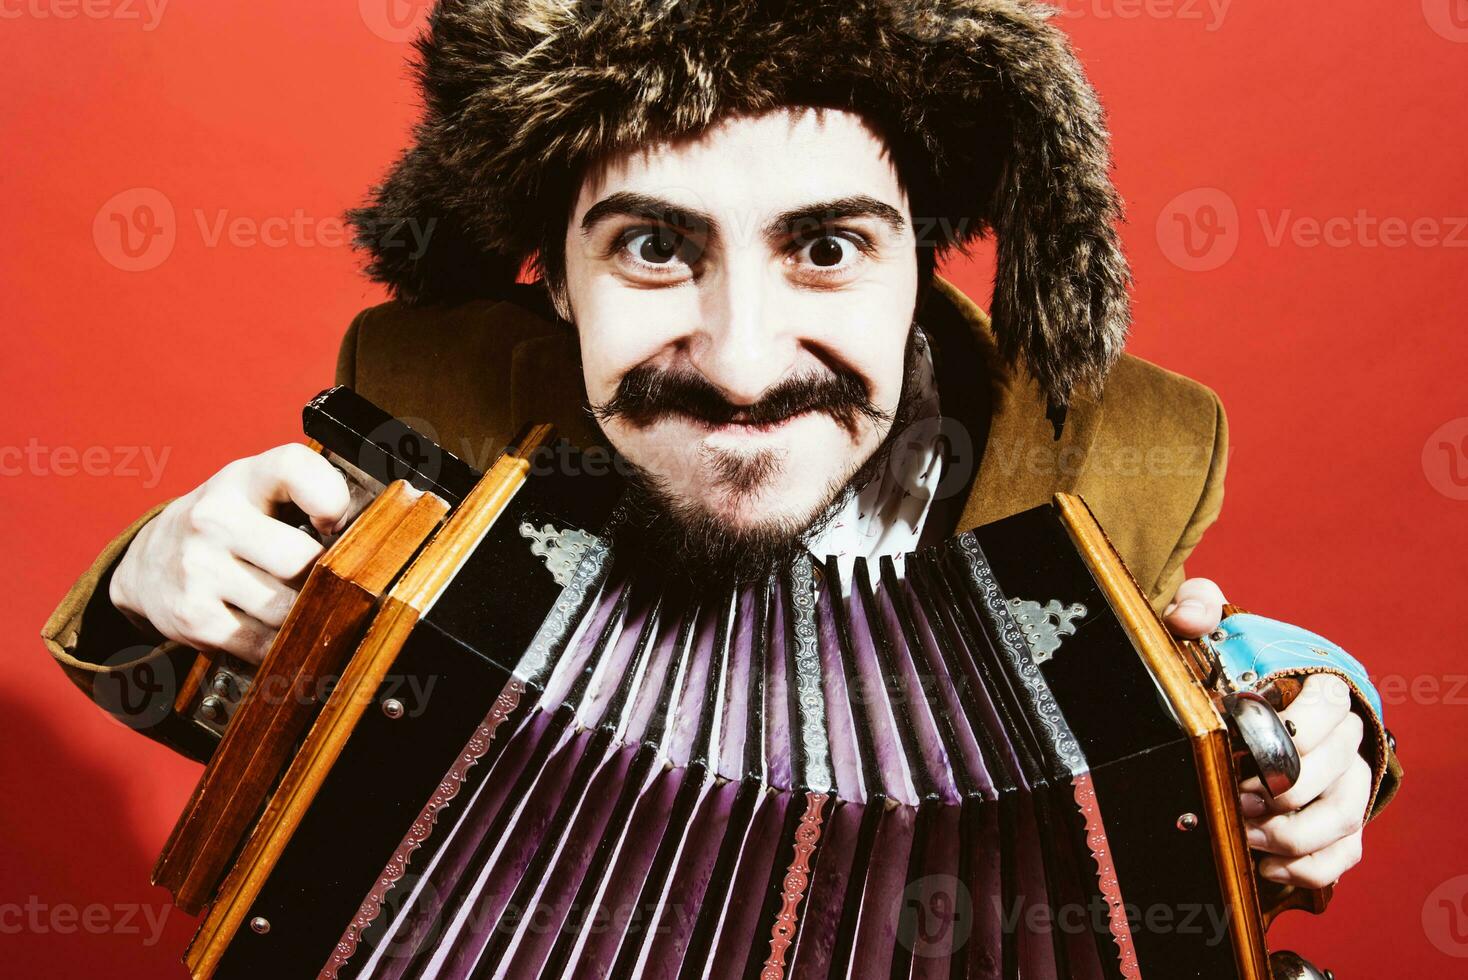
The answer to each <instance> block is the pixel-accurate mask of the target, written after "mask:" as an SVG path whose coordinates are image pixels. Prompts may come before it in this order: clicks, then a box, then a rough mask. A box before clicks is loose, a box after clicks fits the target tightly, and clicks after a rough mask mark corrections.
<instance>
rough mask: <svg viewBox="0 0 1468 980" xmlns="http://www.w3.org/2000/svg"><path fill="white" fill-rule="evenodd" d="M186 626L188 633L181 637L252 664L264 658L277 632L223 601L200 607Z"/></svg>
mask: <svg viewBox="0 0 1468 980" xmlns="http://www.w3.org/2000/svg"><path fill="white" fill-rule="evenodd" d="M183 625H184V628H185V630H186V632H185V633H184V635H183V636H182V637H181V639H182V640H183V641H184V642H185V643H187V644H188V645H189V646H191V647H194V648H195V649H198V650H206V651H215V650H222V651H224V652H225V653H232V654H234V655H235V656H237V657H239V658H241V659H242V660H247V661H249V662H250V663H252V664H258V663H259V662H260V661H261V660H263V659H264V657H265V654H266V652H267V651H268V650H269V649H270V643H271V641H272V640H274V639H275V634H276V630H275V629H274V628H273V627H271V626H267V625H265V624H264V623H262V622H260V621H259V620H258V619H256V618H254V617H253V616H250V615H249V614H247V613H244V612H242V611H240V610H238V609H234V608H232V607H230V606H227V605H225V604H224V603H223V602H212V603H209V604H208V605H207V607H205V608H204V609H203V610H202V611H200V610H199V609H198V608H196V609H195V611H194V612H193V613H192V614H191V615H190V616H189V617H187V619H186V620H185V622H184V624H183Z"/></svg>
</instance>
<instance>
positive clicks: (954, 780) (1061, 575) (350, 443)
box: [154, 389, 1328, 980]
mask: <svg viewBox="0 0 1468 980" xmlns="http://www.w3.org/2000/svg"><path fill="white" fill-rule="evenodd" d="M306 420H307V426H306V428H307V433H308V435H310V436H312V437H313V439H315V440H316V441H317V442H318V443H319V445H320V446H321V447H322V448H323V451H326V452H328V454H329V455H330V457H331V458H332V459H333V460H334V461H335V462H337V463H338V464H339V465H341V466H342V467H343V469H344V470H345V471H347V472H348V474H349V475H350V476H352V477H353V478H354V479H355V481H356V482H357V483H358V484H359V485H361V486H363V487H366V488H368V490H369V492H370V493H371V494H372V495H373V499H372V500H371V502H370V503H369V504H368V505H367V506H366V508H365V510H364V511H363V512H362V513H361V515H360V516H359V517H358V518H357V520H356V521H355V522H354V523H353V524H352V525H351V526H350V527H349V528H348V529H347V530H346V531H345V533H344V534H343V535H342V536H341V537H340V539H339V540H337V541H335V543H333V544H332V545H331V547H330V548H329V549H328V550H327V552H326V553H325V555H324V556H323V558H322V559H321V560H320V561H319V562H318V564H317V565H316V567H315V568H314V569H313V570H312V572H311V573H310V575H309V577H308V579H307V580H306V582H305V585H304V586H303V588H302V590H301V593H300V597H299V599H298V601H297V602H296V604H295V606H294V608H293V609H292V610H291V612H290V615H289V617H288V618H287V620H286V623H285V625H284V626H283V627H282V629H281V631H280V634H279V636H278V637H277V639H276V641H275V643H274V644H273V646H272V648H271V650H270V652H269V654H268V655H267V657H266V659H265V661H264V662H263V663H262V664H261V666H260V669H259V671H258V672H257V673H256V674H255V676H254V677H253V679H252V680H250V681H248V683H247V689H246V690H244V693H243V696H242V697H241V698H240V699H239V703H238V706H237V707H236V708H235V709H234V710H233V712H232V715H231V717H230V720H229V722H228V725H227V726H225V727H224V733H223V737H222V740H221V742H220V744H219V746H218V748H217V749H216V751H215V753H214V755H213V757H212V758H211V760H210V762H209V764H208V767H207V768H206V770H205V772H204V774H203V776H202V778H201V779H200V781H199V784H198V786H197V788H196V789H195V792H194V794H193V796H192V797H191V799H190V801H189V803H188V805H187V807H186V809H185V810H184V812H183V814H182V815H181V816H180V818H179V821H178V823H177V825H176V827H175V829H174V832H173V834H172V835H171V836H170V839H169V841H168V843H167V845H166V846H165V848H164V851H163V853H162V855H161V856H160V858H159V861H158V864H157V867H156V868H155V871H154V881H155V882H156V883H158V884H161V885H164V886H165V887H167V888H168V889H169V890H170V891H171V892H172V893H173V895H174V897H175V902H176V904H177V905H179V907H181V908H183V909H184V910H185V911H189V912H191V913H199V912H203V917H202V920H201V924H200V927H199V931H198V933H197V935H196V936H195V938H194V940H193V943H192V944H191V946H190V947H189V950H188V952H187V954H186V956H185V962H186V964H187V966H188V968H189V970H190V972H191V974H192V975H193V976H194V977H198V978H206V977H252V978H253V977H260V976H267V975H271V974H272V973H273V974H275V975H281V976H306V975H317V976H320V977H328V978H332V977H346V976H364V977H365V976H373V977H409V976H436V977H439V976H441V977H480V976H485V977H488V976H507V977H521V976H525V977H532V976H546V977H551V976H555V977H562V976H564V977H600V976H628V977H631V976H639V977H640V976H660V977H661V976H666V977H695V976H715V977H724V976H730V977H734V976H752V977H760V978H771V980H774V978H779V977H784V976H791V977H817V976H820V977H828V976H853V977H866V976H882V977H895V976H904V977H938V976H942V977H995V978H1000V977H1003V978H1018V977H1024V978H1031V977H1045V976H1053V977H1072V976H1073V977H1097V978H1102V977H1104V978H1113V977H1118V978H1137V977H1142V976H1147V977H1157V978H1165V980H1172V978H1177V977H1208V978H1214V977H1218V978H1222V977H1239V978H1246V980H1263V978H1269V977H1271V976H1272V975H1273V976H1279V975H1281V973H1280V970H1279V967H1278V965H1277V964H1276V967H1275V970H1276V972H1275V973H1274V974H1271V965H1270V958H1269V953H1268V951H1267V949H1266V944H1265V929H1266V927H1267V924H1268V922H1269V920H1270V919H1271V918H1272V916H1273V915H1274V914H1275V913H1276V912H1278V911H1279V910H1281V909H1283V908H1286V907H1292V906H1297V907H1306V908H1310V909H1312V910H1315V911H1319V910H1321V909H1322V908H1323V907H1324V903H1325V901H1326V900H1327V899H1328V894H1322V893H1293V892H1289V891H1287V890H1286V891H1280V890H1278V889H1274V888H1271V887H1270V886H1268V885H1266V884H1264V883H1262V882H1259V881H1258V880H1257V879H1256V877H1255V874H1254V866H1253V861H1252V858H1251V856H1250V852H1249V850H1248V848H1247V845H1246V844H1245V840H1244V831H1243V823H1242V816H1241V813H1240V810H1239V804H1238V785H1239V781H1240V778H1241V771H1244V770H1246V769H1247V767H1248V765H1249V758H1248V754H1247V752H1246V751H1245V749H1244V748H1243V747H1242V745H1241V740H1240V738H1239V737H1238V734H1237V732H1235V731H1232V730H1231V726H1230V721H1229V716H1228V713H1227V712H1226V711H1225V710H1224V709H1223V707H1222V699H1223V697H1224V696H1225V694H1226V691H1225V689H1224V688H1225V685H1224V684H1223V683H1222V682H1221V679H1220V677H1219V672H1218V671H1217V669H1216V665H1214V664H1212V663H1210V661H1209V659H1208V658H1207V656H1206V652H1205V651H1204V650H1203V649H1202V648H1201V647H1196V646H1193V645H1180V644H1179V643H1178V642H1177V641H1176V640H1174V639H1173V638H1172V637H1171V635H1170V634H1169V633H1168V632H1167V630H1166V629H1165V627H1164V626H1163V624H1162V623H1161V621H1160V620H1159V619H1158V617H1157V616H1156V614H1155V613H1154V611H1153V609H1152V608H1151V606H1150V604H1149V603H1148V601H1147V599H1146V597H1145V596H1144V594H1143V593H1142V592H1141V590H1140V589H1139V588H1138V587H1137V585H1136V583H1135V582H1134V581H1133V580H1132V578H1131V576H1130V575H1129V573H1128V572H1127V570H1126V567H1125V566H1124V564H1123V563H1122V560H1121V558H1120V556H1119V555H1118V554H1117V552H1116V550H1115V549H1114V548H1113V547H1112V545H1111V544H1110V542H1109V541H1108V540H1107V538H1106V535H1105V533H1104V532H1103V531H1102V529H1101V527H1100V526H1099V525H1098V523H1097V522H1096V520H1095V518H1094V516H1093V515H1092V514H1091V512H1090V511H1089V509H1088V508H1087V507H1086V505H1085V503H1084V501H1082V500H1081V499H1080V498H1078V497H1074V496H1070V495H1066V494H1058V495H1056V497H1055V498H1054V500H1053V502H1052V503H1051V504H1049V505H1048V506H1046V507H1041V508H1037V509H1035V510H1034V511H1030V512H1027V513H1025V514H1021V515H1016V516H1015V517H1012V518H1008V519H1006V520H1004V521H1000V522H997V523H995V524H993V525H988V526H986V527H983V528H978V529H975V530H974V531H971V532H967V533H965V534H963V535H959V536H958V537H956V538H955V539H953V540H952V541H950V542H948V543H946V544H945V545H943V546H942V547H940V548H938V549H930V550H929V551H928V552H925V553H917V554H914V555H909V556H905V558H904V560H903V561H902V562H900V563H894V562H893V561H892V560H890V559H884V560H882V561H881V562H874V563H872V564H871V565H868V564H867V563H865V562H858V563H856V565H855V566H854V567H852V566H850V565H849V564H848V565H846V566H843V564H842V563H840V562H837V561H835V560H830V561H827V562H815V561H811V562H807V563H803V564H800V563H798V564H797V567H796V568H794V569H792V570H789V571H787V573H785V574H784V575H782V576H781V577H780V579H779V581H772V582H771V583H767V584H766V585H765V586H764V587H763V589H761V588H750V589H743V590H731V591H730V592H729V593H728V594H727V595H724V596H721V597H717V598H715V599H710V598H708V597H705V596H696V595H693V594H692V593H691V592H684V591H680V589H679V587H678V584H677V583H667V582H663V581H662V580H660V579H654V581H655V582H656V584H655V585H650V584H648V582H647V581H646V579H647V576H645V575H642V574H640V572H639V571H638V570H637V569H631V570H629V569H627V568H625V567H623V565H624V564H625V563H619V562H618V561H617V549H615V548H614V546H613V543H614V540H615V528H616V525H617V522H618V520H619V514H618V510H617V501H618V495H619V483H618V481H617V480H616V478H615V475H614V474H608V475H606V476H600V477H591V476H588V475H587V474H586V473H585V472H579V473H578V472H574V471H577V470H583V471H584V470H586V469H590V468H592V467H589V466H578V465H575V464H574V463H573V464H572V465H567V464H566V460H567V458H568V457H567V455H566V452H565V451H564V450H563V449H562V450H558V451H557V452H555V453H550V450H551V449H552V448H553V447H554V444H553V442H552V433H551V431H550V430H549V429H548V428H547V427H544V426H537V427H532V428H531V429H529V430H527V431H526V432H525V433H522V434H521V436H520V437H519V438H517V439H516V440H515V441H514V443H513V444H512V445H511V447H510V448H508V449H507V450H506V451H505V452H504V453H503V454H502V455H501V456H500V457H499V458H498V459H497V460H496V461H495V463H494V464H493V466H491V467H490V468H489V470H488V471H487V472H485V473H484V474H483V475H482V476H480V475H479V474H476V473H474V472H473V471H472V470H470V469H469V468H468V467H467V466H466V465H465V464H463V463H462V462H461V461H459V460H457V459H455V458H454V457H452V456H450V455H449V454H447V453H444V452H443V451H442V450H440V449H438V447H433V446H432V445H431V444H429V443H427V442H426V441H425V440H423V439H422V438H421V437H420V436H418V435H417V434H416V433H413V432H412V431H411V430H410V429H408V428H407V427H405V426H403V425H402V424H401V423H399V422H397V421H395V420H392V419H390V418H388V417H387V416H386V415H385V414H384V413H381V412H379V411H378V410H376V409H375V408H373V407H372V406H370V405H368V404H367V403H365V402H364V401H362V400H361V399H359V398H357V397H356V396H355V395H354V394H353V393H351V392H350V391H347V390H345V389H332V390H331V391H329V392H326V393H324V394H323V395H322V396H320V397H319V398H318V399H316V400H315V401H313V403H312V404H311V405H310V406H308V408H307V412H306ZM548 453H550V454H549V455H547V454H548ZM551 458H555V459H557V460H558V461H559V462H557V463H554V464H547V462H546V461H547V460H548V459H551ZM221 672H223V673H225V674H226V675H227V676H229V677H231V678H232V679H233V680H231V683H235V682H238V680H239V678H238V673H239V672H238V671H237V670H234V671H233V672H232V673H231V672H230V671H228V670H223V669H222V668H220V667H219V665H217V664H212V663H211V664H210V665H209V666H207V667H205V666H202V665H201V667H200V669H199V670H198V671H196V675H197V676H195V677H194V682H195V686H194V689H193V690H191V691H186V692H185V693H184V694H183V695H181V696H180V702H179V703H180V706H183V707H188V706H189V705H188V702H189V701H190V698H192V700H193V703H194V704H195V705H197V703H198V702H199V701H200V700H202V699H206V698H207V697H208V696H209V692H210V691H211V690H218V689H220V687H219V684H220V682H219V676H220V673H221ZM1067 913H1073V918H1074V919H1075V920H1076V921H1077V922H1078V923H1080V924H1079V925H1076V926H1073V927H1069V928H1066V927H1064V924H1063V920H1064V919H1065V917H1066V914H1067ZM1159 919H1162V920H1165V925H1162V926H1159V925H1158V920H1159ZM1082 920H1084V921H1082ZM1289 975H1291V976H1295V975H1298V976H1310V975H1312V974H1309V973H1299V974H1294V973H1291V974H1289Z"/></svg>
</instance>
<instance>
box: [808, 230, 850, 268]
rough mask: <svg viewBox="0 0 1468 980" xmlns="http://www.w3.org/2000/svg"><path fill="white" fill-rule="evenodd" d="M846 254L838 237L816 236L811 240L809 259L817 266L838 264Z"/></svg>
mask: <svg viewBox="0 0 1468 980" xmlns="http://www.w3.org/2000/svg"><path fill="white" fill-rule="evenodd" d="M845 255H846V249H845V246H844V244H843V243H842V242H841V240H840V239H839V238H831V237H829V236H828V237H826V238H818V239H816V240H815V241H813V242H811V245H810V260H811V262H812V263H814V264H815V265H818V266H833V265H840V264H841V260H842V258H844V257H845Z"/></svg>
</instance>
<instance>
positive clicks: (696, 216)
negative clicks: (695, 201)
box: [581, 191, 714, 235]
mask: <svg viewBox="0 0 1468 980" xmlns="http://www.w3.org/2000/svg"><path fill="white" fill-rule="evenodd" d="M618 215H621V216H623V217H629V218H641V219H643V220H644V221H656V222H658V223H660V224H665V225H671V226H672V227H674V228H682V229H685V230H688V231H697V230H704V229H711V228H713V226H714V219H713V218H712V217H710V216H709V215H708V214H706V213H704V212H702V211H697V210H694V209H692V208H686V207H683V206H682V205H679V204H674V203H673V202H672V201H669V200H667V199H665V198H661V197H654V196H653V195H651V194H637V193H634V192H632V191H618V192H617V193H615V194H608V195H607V196H606V197H604V198H602V199H601V200H600V201H597V202H596V203H595V204H593V205H592V206H591V207H589V208H587V209H586V213H585V214H584V215H582V216H581V234H582V235H588V234H590V233H591V229H592V228H594V227H595V226H596V225H597V224H598V223H599V222H602V221H605V220H606V219H607V218H611V217H616V216H618Z"/></svg>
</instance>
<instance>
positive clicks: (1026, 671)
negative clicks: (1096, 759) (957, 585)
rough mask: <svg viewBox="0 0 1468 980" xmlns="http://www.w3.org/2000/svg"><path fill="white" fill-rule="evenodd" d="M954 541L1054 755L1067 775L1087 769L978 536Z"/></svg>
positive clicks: (1004, 652)
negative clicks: (980, 544)
mask: <svg viewBox="0 0 1468 980" xmlns="http://www.w3.org/2000/svg"><path fill="white" fill-rule="evenodd" d="M954 542H955V543H956V544H957V546H958V550H959V553H960V555H961V556H962V558H963V567H964V569H965V570H966V571H967V572H968V577H969V584H970V586H971V587H972V588H973V589H974V591H975V592H977V593H978V595H979V597H980V599H982V600H983V603H984V606H985V608H986V609H988V611H989V615H990V616H991V617H992V618H993V621H994V626H995V627H996V628H997V629H998V632H999V640H1000V643H999V649H1000V652H1002V653H1003V654H1004V656H1005V657H1006V658H1007V659H1008V660H1009V662H1010V665H1011V666H1012V667H1013V668H1014V671H1015V673H1016V674H1017V675H1018V676H1019V679H1020V681H1021V683H1023V684H1024V686H1025V689H1026V690H1027V691H1029V694H1030V699H1031V701H1032V702H1033V703H1034V705H1035V711H1036V713H1037V714H1038V715H1039V717H1040V721H1041V722H1042V723H1043V724H1044V725H1045V728H1046V730H1047V731H1048V732H1049V735H1050V744H1051V745H1052V746H1054V748H1055V753H1056V755H1058V756H1059V757H1060V761H1061V762H1062V763H1064V764H1065V766H1066V768H1067V769H1068V770H1070V773H1071V775H1079V774H1081V773H1084V772H1089V771H1090V765H1089V764H1088V763H1087V762H1086V756H1085V753H1083V752H1082V751H1081V746H1080V743H1079V742H1077V741H1076V737H1075V733H1074V732H1072V731H1071V730H1070V726H1069V725H1068V724H1066V722H1065V716H1064V715H1063V714H1061V711H1060V705H1058V704H1056V703H1055V695H1054V694H1052V693H1050V685H1049V684H1047V683H1045V676H1044V675H1043V674H1041V673H1040V668H1039V666H1038V665H1037V664H1036V663H1035V658H1034V655H1033V654H1032V653H1030V647H1029V644H1028V643H1026V642H1025V637H1024V633H1023V631H1022V630H1021V629H1020V627H1019V623H1018V622H1017V621H1016V620H1015V618H1014V615H1013V614H1012V613H1011V612H1010V609H1009V603H1008V602H1007V601H1006V599H1005V597H1004V593H1003V592H1001V591H1000V589H999V583H998V581H997V580H996V579H995V578H994V570H993V569H992V568H990V567H989V560H988V559H987V558H985V557H984V553H983V550H982V549H981V548H980V547H979V539H978V538H976V537H975V536H974V535H973V533H972V532H965V533H964V534H960V535H959V536H958V537H957V538H955V539H954Z"/></svg>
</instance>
